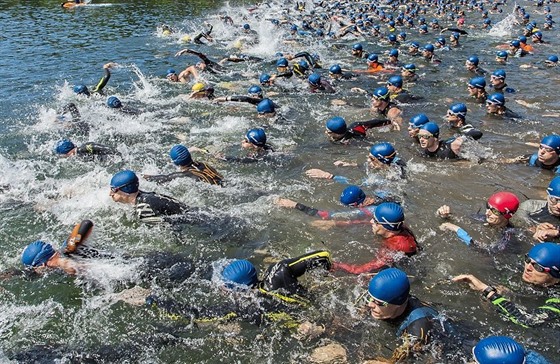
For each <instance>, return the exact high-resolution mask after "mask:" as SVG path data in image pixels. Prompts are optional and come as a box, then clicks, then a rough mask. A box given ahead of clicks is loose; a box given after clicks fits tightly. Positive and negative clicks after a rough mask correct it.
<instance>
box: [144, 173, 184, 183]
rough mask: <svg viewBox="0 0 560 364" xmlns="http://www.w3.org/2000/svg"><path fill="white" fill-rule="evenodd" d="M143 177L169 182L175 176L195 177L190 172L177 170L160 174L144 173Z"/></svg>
mask: <svg viewBox="0 0 560 364" xmlns="http://www.w3.org/2000/svg"><path fill="white" fill-rule="evenodd" d="M142 177H144V179H145V180H146V181H150V182H156V183H164V182H169V181H172V180H174V179H175V178H179V177H193V178H194V176H192V175H189V174H188V173H184V172H175V173H170V174H158V175H149V174H143V175H142Z"/></svg>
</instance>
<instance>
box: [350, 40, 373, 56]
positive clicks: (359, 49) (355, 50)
mask: <svg viewBox="0 0 560 364" xmlns="http://www.w3.org/2000/svg"><path fill="white" fill-rule="evenodd" d="M368 56H369V53H368V52H366V51H364V47H363V46H362V44H361V43H356V44H354V45H353V46H352V57H356V58H368Z"/></svg>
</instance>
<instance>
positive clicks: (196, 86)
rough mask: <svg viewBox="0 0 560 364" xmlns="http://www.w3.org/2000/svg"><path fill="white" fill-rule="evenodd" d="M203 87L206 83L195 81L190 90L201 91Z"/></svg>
mask: <svg viewBox="0 0 560 364" xmlns="http://www.w3.org/2000/svg"><path fill="white" fill-rule="evenodd" d="M205 88H206V85H205V84H204V83H202V82H197V83H195V84H194V85H192V87H191V91H192V92H201V91H204V89H205Z"/></svg>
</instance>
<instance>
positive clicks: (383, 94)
mask: <svg viewBox="0 0 560 364" xmlns="http://www.w3.org/2000/svg"><path fill="white" fill-rule="evenodd" d="M389 96H390V93H389V89H388V88H387V87H379V88H377V89H375V90H374V91H373V95H372V98H373V99H375V100H381V101H389Z"/></svg>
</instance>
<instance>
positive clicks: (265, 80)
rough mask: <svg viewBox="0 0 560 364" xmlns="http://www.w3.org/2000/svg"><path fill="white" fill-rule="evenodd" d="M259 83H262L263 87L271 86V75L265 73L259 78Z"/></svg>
mask: <svg viewBox="0 0 560 364" xmlns="http://www.w3.org/2000/svg"><path fill="white" fill-rule="evenodd" d="M259 82H260V83H261V85H263V86H268V85H270V75H269V74H267V73H263V74H262V75H261V77H259Z"/></svg>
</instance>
